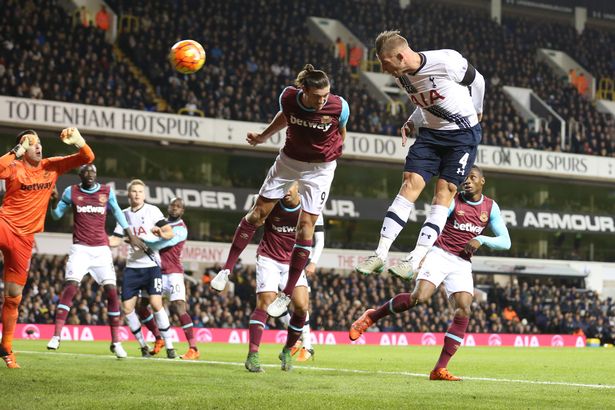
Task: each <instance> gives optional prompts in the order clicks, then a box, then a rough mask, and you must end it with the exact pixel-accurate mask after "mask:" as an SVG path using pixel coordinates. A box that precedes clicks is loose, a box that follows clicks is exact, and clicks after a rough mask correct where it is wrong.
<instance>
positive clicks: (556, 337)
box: [551, 335, 564, 347]
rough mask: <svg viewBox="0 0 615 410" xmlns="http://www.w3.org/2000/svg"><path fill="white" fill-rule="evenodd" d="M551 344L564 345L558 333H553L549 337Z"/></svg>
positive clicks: (555, 345)
mask: <svg viewBox="0 0 615 410" xmlns="http://www.w3.org/2000/svg"><path fill="white" fill-rule="evenodd" d="M551 346H552V347H564V338H563V337H561V336H560V335H554V336H553V337H552V338H551Z"/></svg>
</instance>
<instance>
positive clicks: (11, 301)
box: [2, 295, 21, 353]
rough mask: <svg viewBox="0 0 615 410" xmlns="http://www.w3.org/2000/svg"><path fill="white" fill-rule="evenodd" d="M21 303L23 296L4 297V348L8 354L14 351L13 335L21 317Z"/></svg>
mask: <svg viewBox="0 0 615 410" xmlns="http://www.w3.org/2000/svg"><path fill="white" fill-rule="evenodd" d="M19 303H21V295H19V296H7V295H5V296H4V304H3V305H2V348H3V349H4V350H5V351H6V352H7V353H11V352H12V351H13V334H14V333H15V326H16V325H17V317H18V316H19Z"/></svg>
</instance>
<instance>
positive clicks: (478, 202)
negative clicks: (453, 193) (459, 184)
mask: <svg viewBox="0 0 615 410" xmlns="http://www.w3.org/2000/svg"><path fill="white" fill-rule="evenodd" d="M461 198H462V199H463V201H464V202H465V203H466V204H470V205H480V204H482V203H483V200H484V199H485V195H483V194H480V199H479V200H478V201H476V202H472V201H470V200H468V199H466V196H465V194H463V193H461Z"/></svg>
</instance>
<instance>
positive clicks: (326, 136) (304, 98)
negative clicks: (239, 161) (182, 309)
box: [211, 64, 350, 327]
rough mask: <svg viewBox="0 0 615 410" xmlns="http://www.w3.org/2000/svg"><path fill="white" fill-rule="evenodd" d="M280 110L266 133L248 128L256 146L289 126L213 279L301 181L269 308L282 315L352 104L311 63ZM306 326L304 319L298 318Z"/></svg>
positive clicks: (218, 285)
mask: <svg viewBox="0 0 615 410" xmlns="http://www.w3.org/2000/svg"><path fill="white" fill-rule="evenodd" d="M279 101H280V111H279V112H278V113H277V114H276V116H275V118H274V119H273V121H271V123H270V124H269V125H268V126H267V128H265V130H264V131H263V132H261V133H255V132H249V133H248V136H247V141H248V143H249V144H250V145H253V146H256V145H258V144H262V143H264V142H265V141H267V140H268V139H269V138H270V137H271V136H272V135H273V134H275V133H277V132H279V131H281V130H283V129H284V128H286V127H287V128H286V142H285V144H284V147H283V148H282V149H281V150H280V154H279V155H278V157H277V158H276V160H275V163H274V164H273V166H272V167H271V168H270V169H269V173H268V174H267V177H266V178H265V181H264V183H263V185H262V187H261V189H260V192H259V196H258V199H257V200H256V203H255V204H254V206H253V207H252V209H251V210H250V211H249V212H248V214H247V215H246V216H245V217H244V218H242V219H241V221H240V223H239V226H238V227H237V230H236V231H235V235H234V237H233V243H232V244H231V249H230V251H229V254H228V257H227V260H226V263H225V264H224V268H223V269H222V270H221V271H220V272H219V274H218V275H217V276H216V278H214V279H213V280H212V282H211V286H212V288H214V289H215V290H218V291H221V290H222V289H224V286H223V285H225V284H226V279H225V276H228V275H229V274H230V273H231V270H232V269H233V266H234V265H235V263H236V261H237V259H238V258H239V255H240V254H241V252H243V250H244V249H245V247H246V246H247V245H248V244H249V243H250V241H251V239H252V237H253V236H254V232H255V231H256V229H258V227H260V226H262V225H263V224H264V223H265V219H266V218H267V217H268V216H269V214H270V213H271V211H272V209H273V208H274V207H275V206H276V204H277V203H278V200H279V199H281V198H282V197H283V196H284V195H285V193H286V188H285V187H286V185H287V184H288V183H290V182H292V181H298V182H299V188H298V189H299V196H300V197H301V208H302V209H301V213H300V216H299V222H298V223H297V233H296V237H295V239H296V241H295V245H294V248H293V251H292V255H291V258H290V261H289V264H290V268H289V272H288V281H287V283H286V286H285V287H284V289H283V291H282V292H280V293H279V294H278V296H277V298H276V299H275V300H274V301H273V302H272V303H271V304H270V305H269V307H268V308H267V313H269V315H270V316H272V317H280V316H282V315H283V314H284V313H285V312H286V310H287V306H288V304H289V303H290V296H291V295H292V292H293V289H294V288H295V284H296V283H297V280H299V277H300V276H301V273H302V272H303V269H304V268H305V266H306V263H307V260H308V258H309V255H310V249H311V247H312V237H313V235H314V225H315V223H316V220H317V219H318V215H320V214H321V211H322V209H323V208H324V206H325V202H326V201H327V197H328V196H329V189H330V187H331V182H332V181H333V176H334V172H335V167H336V165H337V164H336V159H337V158H339V157H340V156H341V155H342V145H343V143H344V139H345V137H346V123H347V121H348V116H349V114H350V109H349V108H348V103H347V102H346V101H345V100H344V99H343V98H342V97H340V96H337V95H335V94H331V86H330V82H329V78H328V77H327V74H326V73H325V72H324V71H321V70H316V69H314V67H313V66H312V65H311V64H307V65H306V66H305V67H304V69H303V71H301V72H300V73H299V74H298V75H297V78H296V80H295V85H294V86H290V87H286V88H285V89H284V91H282V93H281V94H280V100H279ZM294 326H299V327H302V326H303V324H298V323H295V324H294Z"/></svg>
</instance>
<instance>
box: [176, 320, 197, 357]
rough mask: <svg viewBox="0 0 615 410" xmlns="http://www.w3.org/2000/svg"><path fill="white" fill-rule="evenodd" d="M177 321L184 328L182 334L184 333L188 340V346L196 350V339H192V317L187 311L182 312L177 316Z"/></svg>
mask: <svg viewBox="0 0 615 410" xmlns="http://www.w3.org/2000/svg"><path fill="white" fill-rule="evenodd" d="M179 323H181V325H182V329H184V334H185V335H186V339H187V340H188V344H189V345H190V347H191V348H193V349H195V350H198V349H197V347H196V340H194V330H193V326H194V324H193V323H192V318H191V317H190V315H189V314H188V313H187V312H184V313H183V314H182V315H181V316H180V317H179Z"/></svg>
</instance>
